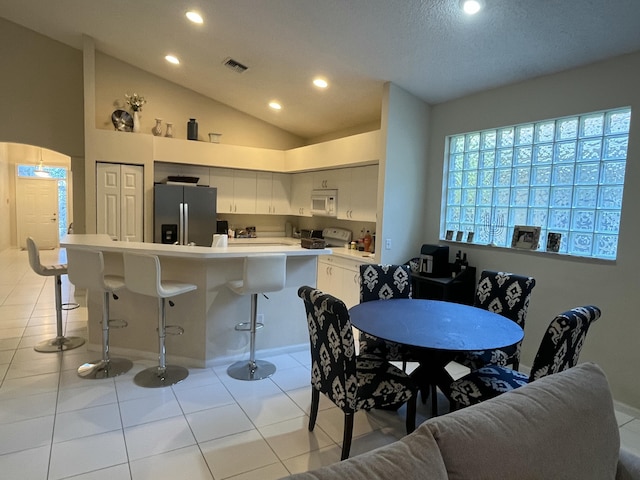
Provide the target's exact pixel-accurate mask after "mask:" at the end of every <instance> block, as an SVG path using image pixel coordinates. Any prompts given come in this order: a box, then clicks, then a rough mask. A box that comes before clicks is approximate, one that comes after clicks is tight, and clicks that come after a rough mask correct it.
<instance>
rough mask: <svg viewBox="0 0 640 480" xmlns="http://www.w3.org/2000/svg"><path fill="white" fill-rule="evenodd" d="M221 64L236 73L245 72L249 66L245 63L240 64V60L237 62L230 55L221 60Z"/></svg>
mask: <svg viewBox="0 0 640 480" xmlns="http://www.w3.org/2000/svg"><path fill="white" fill-rule="evenodd" d="M222 64H223V65H224V66H225V67H227V68H230V69H231V70H233V71H234V72H236V73H243V72H246V71H247V70H248V69H249V67H247V66H246V65H243V64H241V63H240V62H238V61H237V60H234V59H233V58H231V57H227V58H225V59H224V61H223V62H222Z"/></svg>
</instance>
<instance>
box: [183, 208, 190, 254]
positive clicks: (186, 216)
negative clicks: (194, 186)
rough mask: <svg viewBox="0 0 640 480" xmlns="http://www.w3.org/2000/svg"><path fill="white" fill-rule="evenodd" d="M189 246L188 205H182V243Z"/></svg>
mask: <svg viewBox="0 0 640 480" xmlns="http://www.w3.org/2000/svg"><path fill="white" fill-rule="evenodd" d="M183 245H189V204H188V203H185V204H184V243H183Z"/></svg>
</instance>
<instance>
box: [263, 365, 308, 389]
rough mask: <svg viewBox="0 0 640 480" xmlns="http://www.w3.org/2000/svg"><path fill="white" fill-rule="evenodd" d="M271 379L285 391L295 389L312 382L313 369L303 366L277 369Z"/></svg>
mask: <svg viewBox="0 0 640 480" xmlns="http://www.w3.org/2000/svg"><path fill="white" fill-rule="evenodd" d="M271 380H272V381H273V382H274V383H275V384H276V385H278V386H279V387H280V388H281V389H282V390H284V391H287V390H295V389H297V388H303V387H306V386H307V385H310V384H311V370H309V369H308V368H307V367H303V366H297V367H292V368H288V369H286V370H277V371H276V373H275V374H274V375H273V376H272V377H271Z"/></svg>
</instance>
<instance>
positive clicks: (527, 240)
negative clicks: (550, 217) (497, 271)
mask: <svg viewBox="0 0 640 480" xmlns="http://www.w3.org/2000/svg"><path fill="white" fill-rule="evenodd" d="M539 243H540V227H534V226H529V225H516V226H515V227H513V237H512V238H511V248H520V249H523V250H537V249H538V244H539Z"/></svg>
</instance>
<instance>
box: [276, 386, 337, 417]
mask: <svg viewBox="0 0 640 480" xmlns="http://www.w3.org/2000/svg"><path fill="white" fill-rule="evenodd" d="M311 388H312V387H311V385H309V386H307V387H305V388H298V389H296V390H288V391H287V395H288V396H289V398H291V400H293V401H294V402H296V405H298V407H300V408H301V409H302V411H303V412H304V413H306V414H307V415H309V413H310V412H311ZM331 407H335V404H334V403H333V402H332V401H331V400H329V398H328V397H327V396H326V395H320V403H319V405H318V410H319V411H321V410H326V409H327V408H331Z"/></svg>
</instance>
